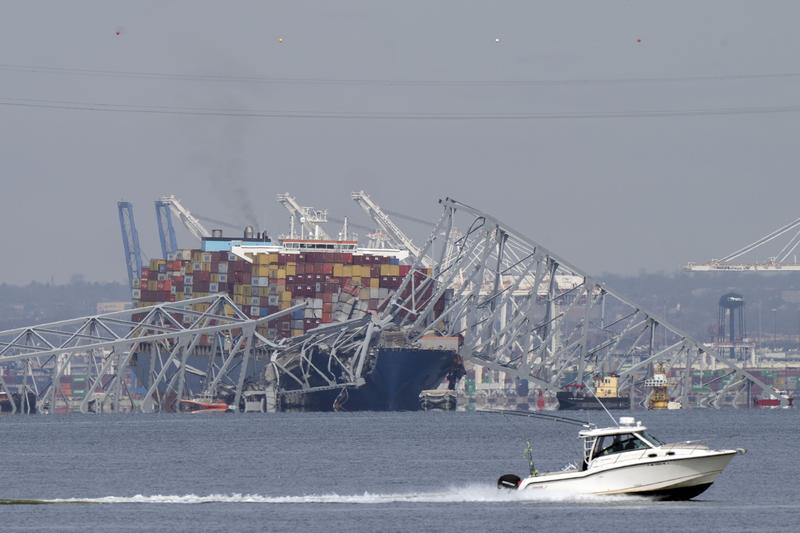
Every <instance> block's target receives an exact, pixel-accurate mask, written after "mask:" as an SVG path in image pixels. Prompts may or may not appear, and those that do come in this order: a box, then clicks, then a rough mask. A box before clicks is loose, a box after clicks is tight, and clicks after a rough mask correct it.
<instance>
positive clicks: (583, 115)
mask: <svg viewBox="0 0 800 533" xmlns="http://www.w3.org/2000/svg"><path fill="white" fill-rule="evenodd" d="M0 106H6V107H21V108H35V109H63V110H73V111H104V112H114V113H141V114H158V115H186V116H217V117H250V118H281V119H335V120H438V121H461V120H570V119H573V120H574V119H581V120H584V119H629V118H668V117H696V116H735V115H767V114H783V113H796V112H798V111H800V105H785V106H757V107H719V108H696V109H645V110H631V111H625V110H623V111H588V112H549V113H548V112H544V113H526V112H513V113H497V112H495V113H470V112H455V113H454V112H450V113H446V112H404V111H397V112H373V111H301V110H254V109H225V108H201V107H168V106H153V105H139V104H108V103H90V102H68V101H63V100H33V99H24V98H2V97H0Z"/></svg>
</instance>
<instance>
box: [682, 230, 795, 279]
mask: <svg viewBox="0 0 800 533" xmlns="http://www.w3.org/2000/svg"><path fill="white" fill-rule="evenodd" d="M792 232H794V233H792ZM786 234H790V235H792V237H791V238H790V239H789V240H788V241H787V242H786V243H785V244H784V245H783V247H782V248H781V249H780V250H779V251H778V253H777V254H776V255H775V256H773V257H769V258H768V259H767V260H766V261H761V262H741V260H740V261H738V262H737V260H738V259H740V258H741V257H742V256H745V255H747V254H749V253H750V252H753V251H754V250H757V249H759V248H761V247H762V246H765V245H766V244H768V243H771V242H772V241H775V240H776V239H778V238H779V237H782V236H784V235H786ZM798 246H800V218H798V219H795V220H793V221H792V222H789V223H788V224H785V225H783V226H781V227H779V228H777V229H775V230H773V231H771V232H770V233H768V234H766V235H764V236H763V237H761V238H760V239H757V240H755V241H753V242H751V243H750V244H748V245H747V246H743V247H742V248H739V249H738V250H736V251H735V252H732V253H730V254H728V255H726V256H725V257H723V258H722V259H712V260H711V261H707V262H705V263H687V264H686V266H684V270H687V271H689V272H797V271H800V264H798V263H797V257H796V256H793V255H792V254H793V253H794V251H795V250H796V249H797V247H798ZM790 259H791V261H790Z"/></svg>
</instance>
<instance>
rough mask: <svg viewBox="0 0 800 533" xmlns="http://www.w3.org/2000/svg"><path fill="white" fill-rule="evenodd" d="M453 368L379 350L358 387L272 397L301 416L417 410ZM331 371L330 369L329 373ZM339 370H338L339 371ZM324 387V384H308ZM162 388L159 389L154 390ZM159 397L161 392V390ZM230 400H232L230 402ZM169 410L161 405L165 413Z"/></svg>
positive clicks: (255, 364) (431, 356)
mask: <svg viewBox="0 0 800 533" xmlns="http://www.w3.org/2000/svg"><path fill="white" fill-rule="evenodd" d="M319 356H320V359H319V361H316V362H315V363H318V366H319V368H325V367H326V366H327V357H326V356H324V355H323V354H320V355H319ZM149 361H150V357H149V356H147V355H145V356H142V357H139V358H138V360H137V364H136V365H135V367H134V369H135V371H136V375H137V378H138V379H139V380H141V381H140V382H142V383H146V378H147V376H148V374H149V373H151V368H150V364H149ZM187 363H188V364H189V365H191V366H194V367H196V368H200V369H205V368H206V367H207V366H208V359H207V357H205V356H202V355H196V354H193V355H190V356H189V357H188V358H187ZM264 368H265V360H263V359H260V358H257V359H254V360H251V361H250V364H249V365H248V372H247V375H248V378H247V381H249V382H252V383H258V382H259V381H261V380H262V379H263V376H264ZM458 368H461V369H463V366H462V365H461V363H460V359H459V358H458V355H457V354H455V353H454V352H452V351H448V350H431V349H417V348H380V349H378V352H377V354H376V358H375V362H374V364H373V366H372V369H371V370H370V371H369V372H367V374H366V375H365V379H364V381H365V382H364V385H362V386H360V387H349V388H347V389H345V390H343V389H340V388H334V389H326V390H321V391H316V392H303V391H300V390H296V391H292V390H288V391H286V393H285V394H281V395H280V396H279V398H278V409H279V410H302V411H418V410H420V409H421V405H420V400H419V395H420V393H421V392H422V391H423V390H426V389H434V388H436V387H438V386H439V384H440V383H441V382H442V380H443V379H444V378H445V376H447V375H448V373H450V372H451V371H453V370H456V369H458ZM333 370H334V371H336V369H333ZM339 370H341V369H339ZM204 381H205V379H204V378H202V377H200V376H196V375H192V374H189V373H187V375H186V389H187V390H189V391H201V390H202V389H203V383H204ZM310 385H311V386H324V385H326V384H325V383H322V382H319V383H314V382H312V383H310ZM160 389H163V387H160ZM161 392H162V393H163V390H162V391H161ZM230 400H231V401H232V398H231V399H230ZM172 408H174V407H173V406H169V407H168V406H166V405H165V409H167V410H170V409H172Z"/></svg>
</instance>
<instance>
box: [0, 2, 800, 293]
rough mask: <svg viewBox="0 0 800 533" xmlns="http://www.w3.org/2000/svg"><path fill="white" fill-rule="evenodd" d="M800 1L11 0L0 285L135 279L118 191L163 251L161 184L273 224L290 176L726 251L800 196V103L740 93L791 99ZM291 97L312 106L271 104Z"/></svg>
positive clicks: (423, 213)
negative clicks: (158, 209) (157, 212)
mask: <svg viewBox="0 0 800 533" xmlns="http://www.w3.org/2000/svg"><path fill="white" fill-rule="evenodd" d="M798 20H800V4H798V3H797V2H795V1H784V2H778V1H770V2H752V1H748V2H745V1H732V0H720V1H703V2H697V1H671V2H656V1H650V2H648V1H607V2H594V1H584V2H578V1H574V2H555V1H551V2H535V1H531V0H525V1H519V2H497V1H484V2H467V1H463V0H451V1H441V2H430V1H427V0H426V1H418V0H413V1H407V0H404V1H394V2H381V1H376V0H364V1H350V0H340V1H336V2H330V1H325V0H319V1H297V0H293V1H285V0H284V1H269V2H265V1H251V2H221V1H220V2H210V1H189V0H186V1H171V2H165V1H137V2H133V1H131V2H117V1H95V2H84V1H71V2H57V1H50V2H36V1H10V0H0V175H1V176H2V183H3V185H4V193H5V194H4V202H3V203H4V206H3V209H2V210H0V225H2V228H3V229H2V232H0V249H2V250H3V253H2V261H0V282H1V281H5V282H11V283H24V282H28V281H30V280H31V279H36V280H47V279H50V277H51V276H52V277H53V278H54V279H55V280H56V281H64V280H66V279H68V278H69V276H70V275H72V274H73V273H83V274H85V275H86V277H87V278H89V279H96V280H123V279H125V271H124V265H123V258H122V251H121V244H120V236H119V228H118V224H117V213H116V201H117V200H118V199H120V198H125V199H128V200H130V201H132V202H133V203H134V205H135V207H136V216H137V225H138V227H139V233H140V237H141V239H142V241H143V246H144V248H145V251H146V252H147V253H148V255H150V256H153V257H154V256H157V255H158V254H159V248H158V243H157V237H156V230H155V218H154V214H153V204H152V202H153V200H154V199H156V197H158V196H159V195H161V194H168V193H171V194H175V195H177V196H178V197H179V198H181V199H182V200H183V201H184V203H185V204H186V205H187V206H188V207H189V208H190V209H192V210H193V211H196V212H197V213H201V214H205V215H207V216H212V217H215V218H219V219H223V220H229V221H232V222H236V223H244V222H246V221H247V219H248V218H252V217H255V218H257V220H258V222H259V223H260V224H262V225H263V226H264V227H266V228H267V229H268V230H269V231H270V232H271V233H273V234H277V233H280V232H283V231H286V230H287V229H288V216H287V213H286V212H285V211H284V210H283V209H282V208H281V207H280V206H279V205H278V204H277V203H276V202H275V194H276V193H278V192H284V191H289V192H292V193H294V194H295V195H296V196H297V197H298V198H299V199H300V201H301V202H302V203H304V204H306V205H314V206H317V207H327V208H328V209H329V210H330V212H331V213H332V214H333V215H335V216H338V217H343V216H344V215H351V216H353V220H355V221H359V222H362V223H363V222H366V221H365V219H364V218H363V216H362V215H361V214H360V212H359V210H358V208H357V206H356V205H355V204H354V203H353V202H352V200H351V199H350V192H351V191H352V190H358V189H364V190H366V191H368V192H369V193H371V194H372V196H373V197H374V198H375V199H376V200H377V201H378V202H380V203H381V204H382V205H384V206H385V207H386V208H388V209H391V210H395V211H403V212H406V213H408V214H410V215H414V216H417V217H421V218H425V219H430V220H434V219H435V218H437V217H438V215H439V210H438V209H439V208H438V205H437V203H436V200H437V199H438V198H439V197H443V196H451V197H454V198H457V199H459V200H461V201H464V202H467V203H471V204H473V205H475V206H476V207H479V208H482V209H483V210H486V211H489V212H492V213H495V214H497V215H499V216H500V217H501V218H503V219H504V220H506V221H507V222H508V223H509V224H510V225H512V226H513V227H515V228H517V229H519V230H522V231H525V232H526V233H527V234H528V235H529V236H530V237H532V238H533V239H535V240H538V241H540V242H542V243H543V244H545V245H548V246H549V247H550V248H551V249H553V250H554V251H556V252H557V253H559V254H561V255H563V256H565V257H567V258H569V259H570V260H572V261H573V262H574V263H576V264H578V265H581V266H583V267H584V268H586V269H588V270H589V271H591V272H597V273H599V272H603V271H613V272H635V271H637V270H638V269H640V268H646V269H648V270H660V269H663V270H667V271H672V270H675V269H677V268H678V267H679V266H680V265H681V264H682V263H684V262H686V261H688V260H702V259H707V258H710V257H711V256H715V257H718V256H721V255H724V254H725V253H727V252H729V251H731V250H732V249H734V248H736V247H738V246H740V245H743V244H746V242H749V240H753V239H755V238H757V237H759V236H761V235H762V234H765V233H767V232H768V231H769V230H771V229H773V228H774V227H777V226H778V225H780V224H782V223H784V222H787V221H789V220H791V219H793V218H795V217H797V216H800V213H798V209H797V205H798V201H797V199H798V192H800V185H798V177H797V169H798V168H799V167H800V165H798V162H799V161H798V160H799V159H800V145H799V142H800V141H799V139H800V135H798V133H800V112H798V111H795V110H794V109H788V110H783V111H780V110H778V112H774V113H749V112H747V111H751V110H753V109H754V108H773V109H774V108H781V107H789V108H792V107H793V106H800V97H798V89H799V88H800V64H798V57H800V56H799V54H798V52H800V33H798V32H797V21H798ZM281 39H282V42H281ZM498 39H499V41H498ZM31 67H44V70H42V69H38V70H37V69H32V68H31ZM122 73H128V74H122ZM762 74H769V75H771V74H781V75H780V76H766V77H748V76H755V75H762ZM696 77H701V78H704V79H696ZM653 78H667V79H666V80H665V79H661V80H657V79H656V80H654V79H653ZM687 78H689V79H687ZM693 78H695V79H693ZM281 80H283V81H281ZM287 80H288V81H287ZM298 80H301V81H298ZM302 80H305V81H302ZM311 80H316V81H311ZM337 80H340V81H341V80H346V82H343V83H336V81H337ZM580 80H584V81H580ZM625 80H627V81H625ZM634 80H638V81H634ZM514 81H517V82H518V81H547V83H511V82H514ZM477 82H489V83H477ZM103 104H105V105H109V104H110V105H113V106H117V107H115V108H114V109H117V111H97V110H93V109H98V108H104V105H103ZM153 106H155V107H153ZM187 108H192V109H193V110H192V111H188V112H187ZM120 109H121V110H124V111H119V110H120ZM720 109H725V110H733V111H732V112H726V113H723V114H719V115H708V114H707V112H709V111H715V110H720ZM797 109H798V110H800V107H798V108H797ZM224 110H233V111H235V113H234V114H237V115H242V114H244V115H249V116H220V112H221V111H224ZM152 111H158V112H152ZM642 111H648V112H649V111H680V112H681V113H679V114H677V115H675V116H667V117H648V116H641V113H639V112H642ZM686 111H689V112H690V113H688V114H684V113H683V112H686ZM696 111H700V112H701V113H700V114H698V113H696ZM209 112H210V113H212V114H211V115H209V114H206V113H209ZM242 112H244V113H242ZM296 112H310V113H311V114H312V115H317V116H316V118H296V116H289V117H276V116H269V115H274V114H275V113H277V114H284V115H285V114H287V113H289V114H290V115H291V114H292V113H296ZM330 113H334V114H336V113H339V115H338V118H320V117H319V115H324V114H330ZM365 113H375V114H377V115H379V117H382V118H368V119H363V118H356V116H363V115H364V114H365ZM442 114H453V115H455V116H456V117H458V120H441V119H440V118H441V115H442ZM486 114H488V115H498V114H511V115H513V116H514V117H515V119H513V120H512V119H503V120H497V119H476V118H475V116H476V115H486ZM570 114H577V115H578V117H569V115H570ZM608 114H621V116H618V117H609V116H608ZM410 115H417V118H414V117H411V116H410ZM420 115H421V116H420ZM543 115H547V116H543ZM248 209H249V210H250V211H251V212H252V214H248ZM398 222H402V221H399V220H398ZM403 225H405V226H407V227H408V228H409V230H411V232H412V233H414V234H415V235H416V236H418V238H421V237H422V236H424V235H426V231H425V230H424V229H423V228H419V227H414V226H413V225H407V224H405V223H404V224H403ZM181 237H182V241H181V244H182V245H183V246H187V247H188V246H192V245H194V243H193V242H192V241H191V239H190V237H188V235H186V234H185V233H182V234H181Z"/></svg>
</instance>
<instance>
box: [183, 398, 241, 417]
mask: <svg viewBox="0 0 800 533" xmlns="http://www.w3.org/2000/svg"><path fill="white" fill-rule="evenodd" d="M180 404H181V409H182V410H184V411H188V412H190V413H192V414H196V413H227V412H231V411H233V407H231V406H230V405H228V404H227V403H225V402H221V401H215V400H211V399H207V398H206V399H199V400H181V401H180Z"/></svg>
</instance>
